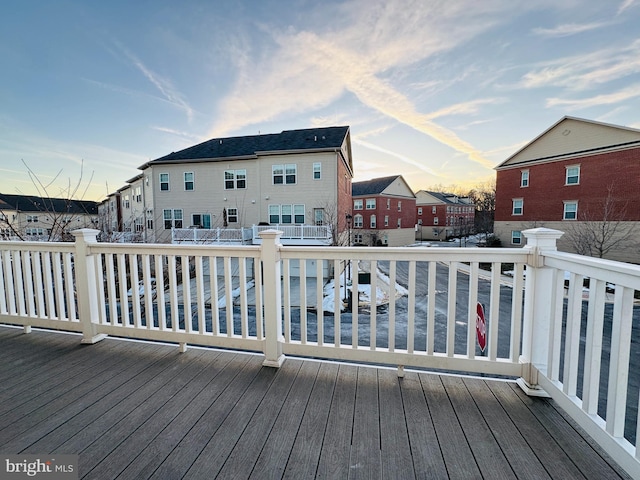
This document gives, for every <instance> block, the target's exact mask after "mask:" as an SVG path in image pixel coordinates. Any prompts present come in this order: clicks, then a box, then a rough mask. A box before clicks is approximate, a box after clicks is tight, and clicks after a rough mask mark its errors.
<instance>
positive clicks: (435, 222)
mask: <svg viewBox="0 0 640 480" xmlns="http://www.w3.org/2000/svg"><path fill="white" fill-rule="evenodd" d="M433 224H434V225H438V217H433Z"/></svg>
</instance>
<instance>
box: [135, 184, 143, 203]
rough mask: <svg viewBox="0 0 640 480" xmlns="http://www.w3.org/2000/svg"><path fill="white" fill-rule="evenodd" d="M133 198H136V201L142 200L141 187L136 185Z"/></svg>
mask: <svg viewBox="0 0 640 480" xmlns="http://www.w3.org/2000/svg"><path fill="white" fill-rule="evenodd" d="M135 200H136V203H140V202H142V187H136V190H135Z"/></svg>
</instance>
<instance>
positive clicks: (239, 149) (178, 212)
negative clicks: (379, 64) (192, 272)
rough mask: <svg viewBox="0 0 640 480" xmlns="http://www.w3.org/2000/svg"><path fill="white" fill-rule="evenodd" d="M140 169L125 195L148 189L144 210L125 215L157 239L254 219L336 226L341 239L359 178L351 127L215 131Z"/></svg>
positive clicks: (242, 224)
mask: <svg viewBox="0 0 640 480" xmlns="http://www.w3.org/2000/svg"><path fill="white" fill-rule="evenodd" d="M140 170H141V172H142V173H141V174H140V175H139V176H138V177H135V178H134V179H132V180H133V181H130V183H131V185H130V186H128V187H125V189H124V190H123V191H122V192H120V197H121V202H122V194H123V193H124V194H125V195H129V196H130V198H131V199H137V198H138V194H137V192H138V190H137V189H138V188H140V195H141V198H142V206H143V209H142V211H141V212H142V215H141V216H140V211H139V210H134V207H135V206H136V205H135V204H134V203H130V206H129V209H127V208H123V209H122V212H123V221H124V224H125V225H126V218H127V216H130V217H131V218H132V219H133V228H134V229H137V228H138V226H139V225H142V227H141V229H142V231H143V233H144V236H145V239H146V241H149V242H161V243H162V242H171V241H172V231H173V232H175V231H176V230H184V229H199V230H200V229H202V230H213V229H242V228H246V227H252V226H254V225H263V226H267V225H268V226H280V227H287V226H305V225H312V226H322V225H329V226H330V227H331V229H332V231H333V232H334V237H333V238H334V240H333V241H335V242H337V241H338V240H337V239H338V237H337V236H336V235H338V236H339V235H343V234H344V232H345V231H346V229H347V223H346V214H347V213H349V212H350V209H351V182H352V178H353V162H352V154H351V138H350V131H349V127H348V126H338V127H326V128H311V129H301V130H285V131H283V132H281V133H278V134H265V135H251V136H242V137H227V138H214V139H211V140H208V141H206V142H203V143H200V144H198V145H195V146H192V147H189V148H186V149H183V150H180V151H178V152H172V153H170V154H168V155H165V156H163V157H160V158H157V159H155V160H152V161H149V162H147V163H145V164H144V165H142V166H141V167H140ZM134 201H135V200H130V202H134ZM140 219H141V221H140ZM136 222H137V223H136ZM136 231H137V230H136ZM141 233H142V232H141Z"/></svg>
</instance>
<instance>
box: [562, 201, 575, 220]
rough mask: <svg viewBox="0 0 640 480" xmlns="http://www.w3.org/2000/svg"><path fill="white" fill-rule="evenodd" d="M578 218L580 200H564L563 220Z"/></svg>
mask: <svg viewBox="0 0 640 480" xmlns="http://www.w3.org/2000/svg"><path fill="white" fill-rule="evenodd" d="M576 218H578V202H576V201H571V202H564V212H563V213H562V219H563V220H575V219H576Z"/></svg>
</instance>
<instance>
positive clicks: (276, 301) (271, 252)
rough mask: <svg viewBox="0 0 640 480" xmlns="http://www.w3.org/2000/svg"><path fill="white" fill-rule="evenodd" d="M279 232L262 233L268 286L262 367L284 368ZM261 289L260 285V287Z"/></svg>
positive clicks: (264, 267) (264, 274) (262, 252)
mask: <svg viewBox="0 0 640 480" xmlns="http://www.w3.org/2000/svg"><path fill="white" fill-rule="evenodd" d="M281 235H282V232H281V231H279V230H263V231H262V232H260V237H261V238H262V248H261V253H260V260H261V263H262V283H263V286H264V295H263V296H262V298H263V302H264V324H265V325H264V336H265V341H264V342H265V343H264V355H265V360H264V362H262V365H264V366H265V367H276V368H278V367H280V366H282V364H283V363H284V354H283V353H282V342H283V341H284V337H283V335H282V283H281V282H282V276H281V268H280V247H281V246H282V245H281V244H280V236H281ZM257 288H260V285H257Z"/></svg>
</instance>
